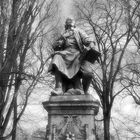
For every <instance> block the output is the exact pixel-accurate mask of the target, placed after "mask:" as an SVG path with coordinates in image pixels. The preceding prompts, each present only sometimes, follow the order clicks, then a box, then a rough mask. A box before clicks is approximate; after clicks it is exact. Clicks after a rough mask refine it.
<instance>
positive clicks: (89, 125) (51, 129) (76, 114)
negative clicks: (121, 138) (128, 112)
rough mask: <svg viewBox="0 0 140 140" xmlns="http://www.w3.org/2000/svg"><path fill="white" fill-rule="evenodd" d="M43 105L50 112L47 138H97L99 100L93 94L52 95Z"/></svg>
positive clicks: (91, 139) (50, 139) (64, 139)
mask: <svg viewBox="0 0 140 140" xmlns="http://www.w3.org/2000/svg"><path fill="white" fill-rule="evenodd" d="M43 106H44V108H45V109H46V110H47V112H48V125H47V131H46V140H95V134H94V132H95V122H94V117H95V115H96V114H97V112H98V108H99V102H98V101H94V100H93V97H92V96H91V95H71V96H64V95H63V96H51V97H50V99H49V101H47V102H43Z"/></svg>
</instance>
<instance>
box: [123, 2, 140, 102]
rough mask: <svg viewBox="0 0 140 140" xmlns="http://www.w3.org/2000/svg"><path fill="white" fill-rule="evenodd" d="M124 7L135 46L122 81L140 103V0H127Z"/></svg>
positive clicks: (129, 92)
mask: <svg viewBox="0 0 140 140" xmlns="http://www.w3.org/2000/svg"><path fill="white" fill-rule="evenodd" d="M123 4H124V3H123ZM124 7H125V9H126V13H127V15H128V16H127V21H128V26H129V28H131V29H132V30H131V34H132V35H133V40H132V45H133V46H134V50H133V52H129V54H130V55H131V57H129V58H128V61H127V66H126V69H125V74H124V75H123V79H124V80H123V81H122V85H123V86H124V87H126V86H128V85H129V86H128V88H127V91H128V92H127V93H128V94H129V95H131V96H132V97H133V99H134V101H135V102H136V104H138V105H140V95H139V89H140V69H139V66H140V62H139V54H140V51H139V49H140V1H137V0H129V1H127V3H125V4H124ZM136 47H137V48H136ZM128 74H129V75H128Z"/></svg>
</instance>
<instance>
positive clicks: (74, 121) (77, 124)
mask: <svg viewBox="0 0 140 140" xmlns="http://www.w3.org/2000/svg"><path fill="white" fill-rule="evenodd" d="M87 129H88V125H87V124H84V125H83V124H82V121H81V120H80V117H79V116H75V115H67V116H64V119H63V121H62V122H60V124H59V125H57V126H56V125H52V140H86V139H87V131H88V130H87Z"/></svg>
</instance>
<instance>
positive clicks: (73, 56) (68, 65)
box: [49, 28, 93, 79]
mask: <svg viewBox="0 0 140 140" xmlns="http://www.w3.org/2000/svg"><path fill="white" fill-rule="evenodd" d="M62 37H63V39H64V40H63V42H62V46H64V47H63V50H61V51H57V53H56V54H55V55H54V57H53V59H52V62H51V64H50V67H49V71H53V67H54V66H56V67H57V68H58V70H59V71H60V72H61V73H62V74H64V75H65V76H66V77H67V78H68V79H71V78H73V77H74V76H75V75H76V74H77V73H78V72H82V73H84V72H86V73H87V72H92V69H91V68H90V63H89V62H88V61H82V62H81V59H80V58H81V53H82V52H83V50H84V46H86V47H88V46H89V44H90V43H91V42H92V41H93V40H92V39H91V38H90V37H89V36H88V35H87V34H86V33H85V32H84V31H82V30H80V29H76V28H74V29H69V30H66V32H65V33H64V34H63V35H62ZM63 43H64V44H63Z"/></svg>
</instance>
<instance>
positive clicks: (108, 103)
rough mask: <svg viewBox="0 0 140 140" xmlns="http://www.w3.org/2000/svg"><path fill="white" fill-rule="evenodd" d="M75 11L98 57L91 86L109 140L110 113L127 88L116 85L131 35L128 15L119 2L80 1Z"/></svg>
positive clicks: (105, 138)
mask: <svg viewBox="0 0 140 140" xmlns="http://www.w3.org/2000/svg"><path fill="white" fill-rule="evenodd" d="M76 7H77V9H78V16H79V19H80V20H81V21H83V23H85V28H86V26H87V27H88V29H89V30H90V32H92V33H94V35H95V38H96V42H97V49H98V50H99V51H100V52H101V53H102V57H101V59H100V68H98V69H97V71H94V77H93V81H92V85H93V88H94V89H95V91H96V92H97V94H98V96H99V98H100V101H101V105H102V110H103V124H104V140H110V119H111V109H112V106H113V102H114V100H115V98H116V96H118V95H119V94H120V93H122V92H123V91H124V90H125V89H126V88H127V86H126V87H123V86H122V85H121V84H120V79H121V78H122V73H123V68H124V66H125V64H126V60H125V58H126V57H125V53H126V51H127V47H128V46H129V43H130V41H131V40H132V37H133V34H134V33H133V34H132V32H131V31H132V26H131V27H130V26H128V24H126V17H127V16H128V14H127V13H126V10H125V8H124V6H123V4H122V3H121V2H120V1H114V0H110V1H108V0H106V1H100V2H97V1H96V0H95V1H92V0H90V1H87V0H84V1H83V2H82V3H78V2H76ZM131 19H132V18H131Z"/></svg>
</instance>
